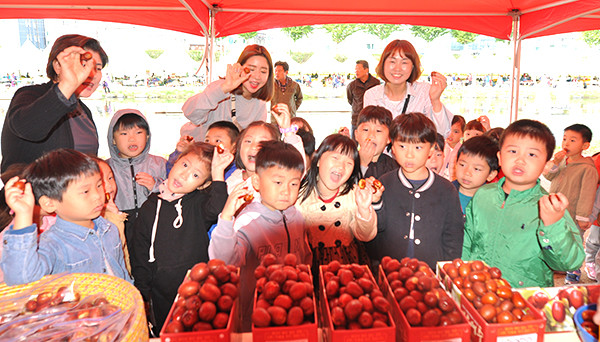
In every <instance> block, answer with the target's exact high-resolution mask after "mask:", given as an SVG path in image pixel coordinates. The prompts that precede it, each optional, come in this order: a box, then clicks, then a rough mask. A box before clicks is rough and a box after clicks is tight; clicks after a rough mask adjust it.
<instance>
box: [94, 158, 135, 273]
mask: <svg viewBox="0 0 600 342" xmlns="http://www.w3.org/2000/svg"><path fill="white" fill-rule="evenodd" d="M92 159H94V160H95V161H96V163H98V167H100V173H101V174H102V185H103V186H104V193H105V194H106V204H105V205H104V210H102V217H104V218H105V219H107V220H109V221H110V222H112V223H114V225H115V226H117V229H118V230H119V237H120V238H121V245H122V246H123V256H124V257H125V266H126V267H127V271H128V272H129V273H130V274H131V263H130V261H129V249H128V248H127V239H126V238H125V220H127V213H124V212H122V211H120V210H119V208H117V205H116V204H115V196H116V195H117V182H116V181H115V175H114V174H113V171H112V168H111V167H110V165H108V163H107V162H106V161H105V160H103V159H101V158H98V157H92Z"/></svg>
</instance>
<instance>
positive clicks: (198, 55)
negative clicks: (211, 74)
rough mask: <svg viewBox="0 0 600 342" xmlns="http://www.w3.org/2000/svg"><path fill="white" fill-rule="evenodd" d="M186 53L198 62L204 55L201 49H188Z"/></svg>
mask: <svg viewBox="0 0 600 342" xmlns="http://www.w3.org/2000/svg"><path fill="white" fill-rule="evenodd" d="M187 53H188V55H189V56H190V58H191V59H193V60H195V61H196V62H200V61H201V60H202V57H204V51H202V50H188V52H187Z"/></svg>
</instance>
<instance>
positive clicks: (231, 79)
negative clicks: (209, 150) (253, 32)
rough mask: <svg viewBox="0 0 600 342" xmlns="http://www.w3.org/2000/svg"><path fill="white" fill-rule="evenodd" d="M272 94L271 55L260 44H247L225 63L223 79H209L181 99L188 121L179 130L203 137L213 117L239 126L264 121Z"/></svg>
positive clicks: (214, 119) (202, 138)
mask: <svg viewBox="0 0 600 342" xmlns="http://www.w3.org/2000/svg"><path fill="white" fill-rule="evenodd" d="M272 97H273V62H272V61H271V55H270V54H269V52H268V51H267V49H265V48H264V47H263V46H260V45H256V44H255V45H248V46H246V48H245V49H244V51H242V53H241V54H240V57H239V58H238V61H237V63H235V64H233V65H231V64H230V65H227V73H226V75H225V78H224V79H220V80H217V81H214V82H212V83H211V84H209V85H208V86H207V87H206V89H204V91H203V92H201V93H199V94H196V95H194V96H192V97H190V98H189V99H188V100H187V101H186V102H185V103H184V105H183V108H182V110H183V114H184V115H185V117H186V118H188V119H189V120H190V121H191V122H190V123H187V124H185V125H184V126H183V127H182V128H181V134H182V135H190V136H192V137H193V138H194V139H195V140H196V141H203V140H204V136H205V135H206V130H207V129H208V126H210V124H211V123H213V122H216V121H221V120H226V121H232V122H234V123H236V125H238V126H240V128H245V127H246V126H248V125H249V124H250V123H251V122H253V121H257V120H262V121H266V120H267V102H268V101H270V100H271V98H272Z"/></svg>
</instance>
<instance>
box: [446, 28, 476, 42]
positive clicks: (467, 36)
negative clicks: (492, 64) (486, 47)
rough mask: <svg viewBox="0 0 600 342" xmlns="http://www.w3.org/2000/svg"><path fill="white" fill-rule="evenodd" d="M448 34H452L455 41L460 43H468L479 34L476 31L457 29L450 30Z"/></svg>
mask: <svg viewBox="0 0 600 342" xmlns="http://www.w3.org/2000/svg"><path fill="white" fill-rule="evenodd" d="M450 34H451V35H452V37H454V39H456V41H457V42H458V43H459V44H462V45H465V44H470V43H472V42H474V41H475V40H476V39H477V36H479V35H478V34H476V33H472V32H466V31H458V30H452V31H451V32H450Z"/></svg>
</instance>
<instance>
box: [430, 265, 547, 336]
mask: <svg viewBox="0 0 600 342" xmlns="http://www.w3.org/2000/svg"><path fill="white" fill-rule="evenodd" d="M446 263H447V262H438V264H437V274H438V277H440V278H441V279H442V284H444V285H445V286H447V287H446V291H448V292H450V293H451V294H452V297H453V298H454V299H455V300H456V301H457V302H458V303H459V304H460V308H461V309H462V310H463V312H464V314H465V317H466V318H467V320H468V322H469V324H470V325H471V329H472V330H471V341H477V342H492V341H497V340H502V338H504V340H506V341H527V342H529V341H532V342H533V341H537V342H543V341H544V333H545V329H546V317H545V316H544V315H542V314H541V313H540V312H539V311H538V310H536V309H535V308H534V307H533V306H531V303H529V302H528V301H525V304H526V305H527V309H528V311H529V312H531V313H532V315H533V316H534V317H535V320H532V321H525V322H513V323H506V324H500V323H494V324H490V323H488V322H486V321H485V320H484V319H483V317H482V316H481V315H480V314H479V312H478V311H477V310H476V309H475V307H474V306H473V304H472V303H471V302H470V301H469V300H467V299H466V298H464V299H463V296H462V292H461V291H460V290H459V289H458V287H457V286H456V285H455V284H454V283H453V282H452V280H451V279H450V277H449V276H448V275H447V274H446V272H444V269H443V265H444V264H446ZM513 293H518V291H516V290H515V289H513Z"/></svg>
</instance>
